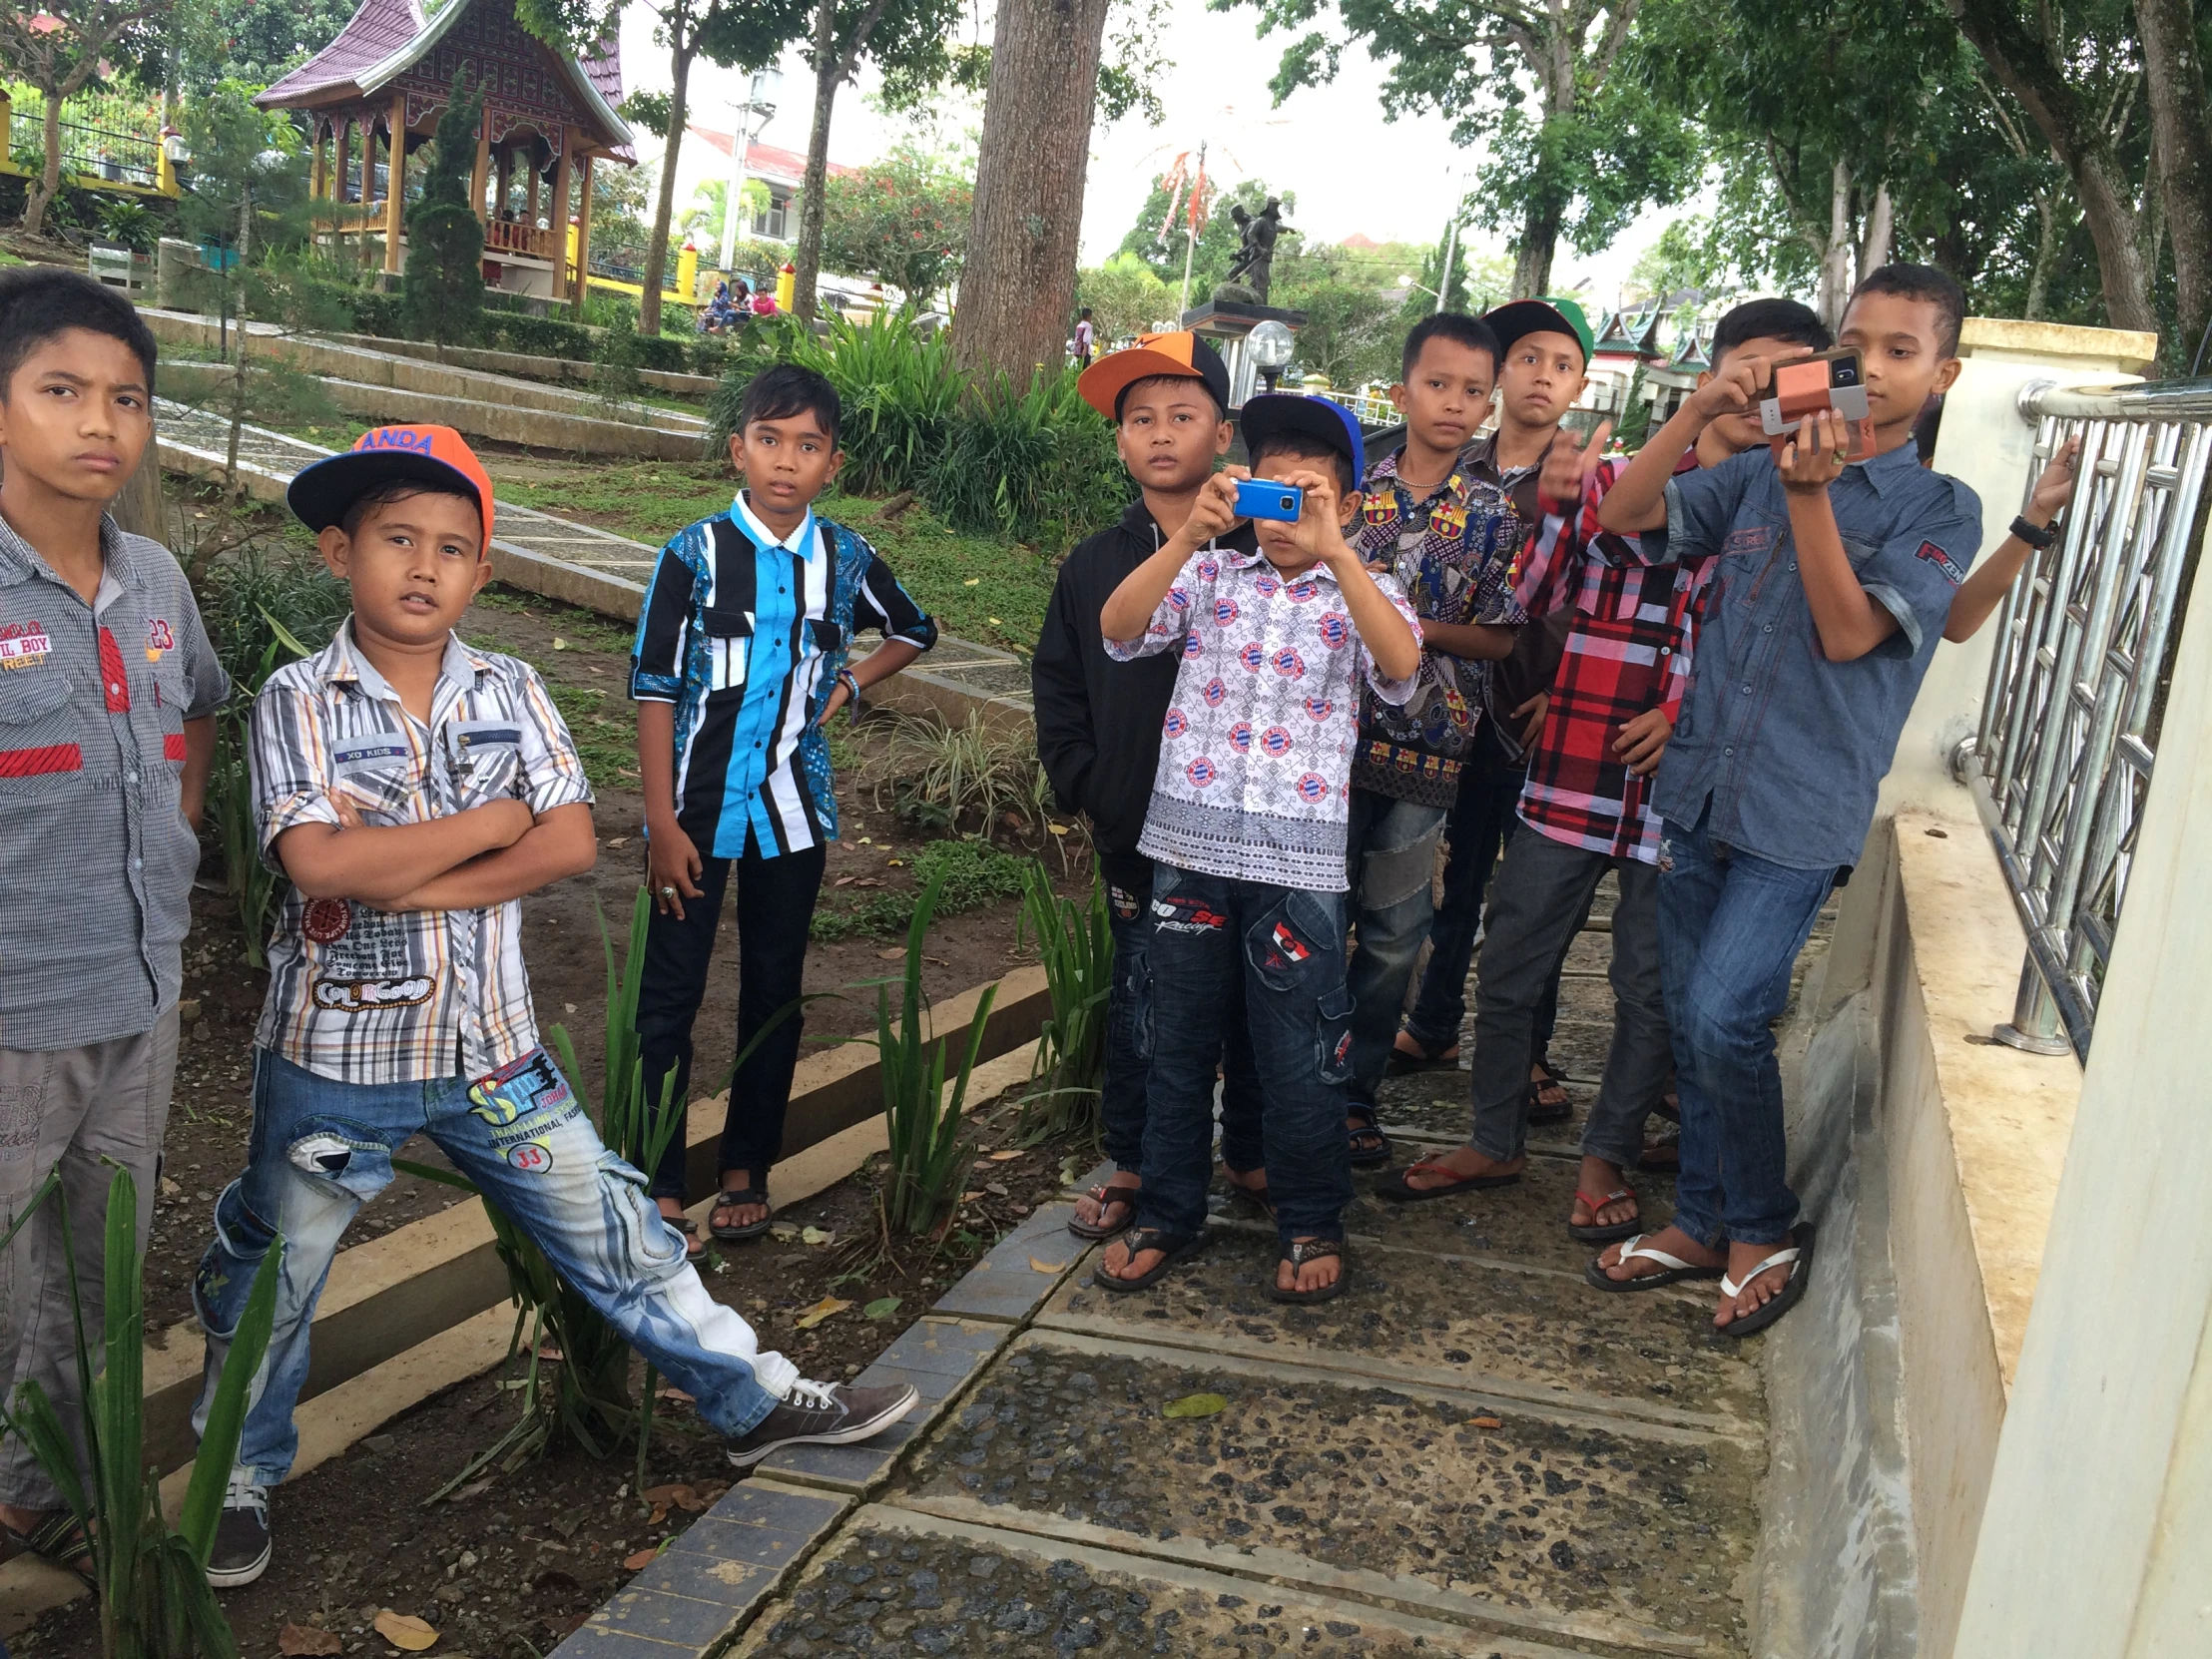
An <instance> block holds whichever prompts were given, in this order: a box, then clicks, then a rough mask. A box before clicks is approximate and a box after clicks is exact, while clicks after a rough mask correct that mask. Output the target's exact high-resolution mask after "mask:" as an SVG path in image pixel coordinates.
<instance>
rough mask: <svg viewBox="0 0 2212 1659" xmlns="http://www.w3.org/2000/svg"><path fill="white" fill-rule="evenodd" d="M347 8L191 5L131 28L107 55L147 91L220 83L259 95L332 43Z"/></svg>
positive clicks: (276, 2)
mask: <svg viewBox="0 0 2212 1659" xmlns="http://www.w3.org/2000/svg"><path fill="white" fill-rule="evenodd" d="M353 8H354V0H193V3H192V4H191V5H188V6H184V7H182V8H180V9H178V10H177V11H176V13H175V14H174V15H167V16H158V17H155V18H153V19H150V20H149V21H146V22H142V23H140V24H138V25H136V26H135V27H133V28H132V29H131V30H130V31H129V32H128V33H127V34H126V35H125V36H124V37H123V39H122V40H120V41H119V42H118V43H117V49H116V50H115V51H113V52H110V53H108V54H106V56H107V58H108V61H109V62H110V63H111V64H114V65H116V66H117V67H118V68H120V69H123V70H125V71H126V72H127V73H128V74H129V75H130V76H131V78H132V79H133V80H135V81H137V82H138V83H139V85H141V86H143V87H145V88H146V89H147V90H149V91H161V90H163V89H164V88H179V87H208V86H213V85H214V84H215V83H216V82H217V81H221V80H230V81H238V82H240V83H242V84H244V85H246V86H251V87H255V88H257V89H258V88H261V87H266V86H268V85H269V84H270V83H271V82H273V81H277V80H279V79H281V78H282V77H283V76H285V75H287V74H289V73H290V72H291V71H292V70H294V69H297V68H298V67H299V66H300V65H301V64H303V63H305V62H306V61H307V60H308V59H309V58H311V57H313V56H314V55H315V53H317V52H319V51H321V50H322V49H323V48H324V47H325V46H327V45H329V44H330V42H331V41H333V40H335V39H337V35H338V31H339V30H340V29H342V28H344V27H345V24H346V20H347V19H348V18H350V17H351V16H352V15H353Z"/></svg>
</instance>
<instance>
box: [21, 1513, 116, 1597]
mask: <svg viewBox="0 0 2212 1659" xmlns="http://www.w3.org/2000/svg"><path fill="white" fill-rule="evenodd" d="M0 1537H4V1538H5V1539H6V1540H7V1542H8V1545H9V1547H10V1549H11V1550H12V1551H13V1552H14V1553H15V1554H19V1555H36V1556H37V1557H38V1558H39V1559H40V1560H41V1561H44V1562H46V1563H47V1564H48V1565H49V1566H55V1567H59V1568H61V1569H62V1571H64V1572H66V1573H71V1574H74V1575H75V1576H76V1578H77V1580H78V1582H80V1583H82V1584H83V1585H84V1586H85V1588H86V1589H88V1590H96V1589H98V1588H99V1585H98V1584H97V1583H96V1582H95V1581H94V1579H93V1574H92V1538H91V1537H90V1535H88V1534H87V1533H86V1531H85V1529H84V1527H83V1525H82V1524H80V1523H79V1521H78V1519H77V1517H76V1516H75V1515H74V1514H72V1513H71V1512H70V1511H69V1510H67V1509H55V1510H51V1511H49V1512H48V1514H47V1516H46V1518H45V1519H44V1520H42V1521H40V1522H39V1523H38V1525H36V1526H34V1527H32V1528H31V1530H30V1531H28V1532H18V1531H17V1530H16V1529H15V1528H14V1527H12V1526H8V1525H5V1524H0Z"/></svg>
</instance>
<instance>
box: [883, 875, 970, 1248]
mask: <svg viewBox="0 0 2212 1659" xmlns="http://www.w3.org/2000/svg"><path fill="white" fill-rule="evenodd" d="M943 886H944V877H943V876H942V875H941V874H940V875H939V876H937V878H936V879H934V880H932V881H931V882H930V883H929V885H928V886H926V887H924V888H923V889H922V892H921V896H920V898H919V899H918V900H916V902H915V904H914V912H913V919H912V920H911V921H910V922H908V923H907V926H906V962H905V969H904V971H903V973H902V974H901V976H900V980H899V1014H898V1027H897V1029H896V1030H895V1031H894V1030H893V1029H892V1028H891V1000H890V986H889V984H888V983H887V982H883V983H878V984H877V985H876V987H875V1050H876V1053H877V1055H878V1056H879V1057H880V1060H881V1069H882V1073H883V1122H884V1127H885V1129H886V1131H887V1133H888V1137H889V1141H890V1163H889V1167H888V1169H887V1170H886V1172H885V1175H884V1182H883V1190H882V1192H881V1194H880V1195H879V1197H878V1203H879V1205H880V1207H881V1212H882V1221H883V1227H884V1230H885V1232H887V1233H894V1234H895V1233H903V1234H906V1235H908V1236H909V1237H920V1236H922V1235H926V1234H930V1233H934V1232H939V1231H941V1230H942V1229H943V1227H944V1226H946V1225H948V1224H949V1223H950V1222H951V1220H952V1216H953V1214H954V1209H953V1203H952V1201H953V1200H954V1199H955V1198H956V1197H957V1196H958V1195H959V1191H960V1187H961V1184H962V1183H963V1182H964V1181H965V1180H966V1178H967V1171H968V1165H969V1164H970V1163H971V1162H972V1161H973V1160H974V1156H975V1154H974V1150H973V1149H972V1148H971V1147H969V1146H967V1145H965V1144H964V1143H963V1142H962V1141H961V1139H960V1111H961V1108H962V1106H963V1104H964V1103H965V1101H966V1099H967V1090H968V1080H969V1078H970V1077H971V1076H973V1075H974V1071H975V1064H976V1061H977V1060H978V1059H979V1058H981V1056H982V1052H983V1032H984V1028H985V1027H986V1026H987V1025H988V1024H989V1023H990V1017H991V1003H992V1002H993V1001H994V1000H995V999H996V998H997V995H998V987H997V986H996V985H991V986H989V987H988V988H986V989H985V990H984V992H983V994H982V996H980V997H979V998H977V1000H976V1004H975V1012H974V1014H973V1016H972V1017H971V1018H970V1020H969V1022H968V1038H967V1053H966V1055H965V1057H963V1058H962V1060H961V1061H960V1066H959V1069H958V1071H957V1072H955V1073H954V1074H953V1077H952V1089H951V1092H950V1093H949V1094H947V1093H946V1092H945V1059H946V1039H944V1038H941V1037H940V1038H938V1039H937V1041H936V1042H935V1043H933V1044H932V1043H928V1042H925V1041H924V1039H923V1037H922V1032H921V1027H922V1021H923V1017H924V1014H925V1012H926V1004H925V1003H924V1001H923V998H922V994H921V947H922V941H923V939H924V938H925V937H926V936H927V934H928V931H929V921H930V918H931V917H932V916H934V915H935V914H936V909H937V897H938V894H939V892H940V891H941V890H942V889H943Z"/></svg>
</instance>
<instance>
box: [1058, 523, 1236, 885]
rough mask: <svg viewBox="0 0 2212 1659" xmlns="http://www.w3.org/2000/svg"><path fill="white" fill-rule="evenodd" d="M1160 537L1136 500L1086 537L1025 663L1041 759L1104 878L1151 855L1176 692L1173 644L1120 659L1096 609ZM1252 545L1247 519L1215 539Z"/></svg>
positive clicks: (1136, 878)
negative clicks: (1165, 725) (1155, 793)
mask: <svg viewBox="0 0 2212 1659" xmlns="http://www.w3.org/2000/svg"><path fill="white" fill-rule="evenodd" d="M1164 539H1165V538H1164V537H1162V536H1161V534H1160V527H1159V526H1158V525H1157V524H1155V523H1154V522H1153V521H1152V514H1151V513H1150V512H1148V511H1147V510H1146V509H1145V504H1144V503H1143V502H1142V501H1135V502H1132V503H1131V504H1130V506H1129V510H1128V511H1127V512H1125V513H1123V514H1122V515H1121V521H1120V522H1119V523H1118V524H1115V525H1114V526H1113V527H1112V528H1110V529H1106V530H1101V531H1099V532H1098V534H1097V535H1095V536H1091V537H1088V538H1086V539H1085V540H1084V541H1083V542H1082V543H1081V544H1080V545H1079V546H1077V548H1076V549H1075V551H1074V552H1072V553H1070V554H1069V555H1068V556H1067V561H1066V562H1065V563H1064V564H1062V565H1061V566H1060V576H1059V580H1058V581H1056V582H1055V583H1054V584H1053V587H1052V602H1051V604H1049V605H1047V606H1046V607H1045V613H1044V632H1043V633H1042V634H1041V635H1040V636H1039V637H1038V639H1037V654H1036V656H1035V657H1033V658H1031V659H1030V663H1029V686H1030V690H1031V692H1032V693H1033V694H1034V696H1035V698H1036V703H1037V758H1038V759H1039V760H1041V761H1042V762H1043V763H1044V770H1045V776H1046V777H1048V778H1050V779H1051V780H1052V792H1053V794H1054V795H1056V796H1058V797H1059V799H1060V807H1061V810H1062V811H1063V812H1070V813H1082V814H1083V815H1084V816H1085V817H1087V818H1088V819H1089V820H1090V821H1091V838H1092V840H1093V842H1094V843H1095V844H1096V845H1097V847H1098V852H1099V860H1100V862H1101V863H1102V864H1103V865H1104V866H1105V870H1106V874H1107V877H1108V879H1110V880H1114V881H1118V882H1120V883H1122V884H1124V885H1134V884H1138V883H1140V882H1141V881H1142V880H1143V877H1144V873H1145V871H1146V868H1147V864H1148V861H1147V860H1145V859H1143V858H1140V857H1139V856H1138V854H1137V837H1138V835H1140V834H1141V833H1143V831H1144V815H1145V809H1146V808H1147V807H1149V806H1150V805H1151V804H1152V779H1153V774H1154V773H1155V772H1156V771H1157V770H1158V769H1159V765H1160V723H1161V722H1162V721H1163V720H1164V719H1166V718H1167V712H1168V701H1169V699H1170V698H1172V697H1173V696H1174V695H1175V669H1176V664H1177V663H1178V662H1180V661H1181V658H1180V657H1179V656H1178V655H1176V654H1175V653H1173V652H1162V653H1161V654H1159V655H1158V656H1153V657H1143V658H1140V659H1138V660H1137V661H1136V662H1133V663H1117V662H1115V661H1113V660H1112V659H1111V658H1109V657H1108V656H1107V655H1106V643H1105V639H1104V636H1102V635H1101V634H1100V632H1099V628H1098V616H1099V612H1101V611H1102V610H1104V609H1105V608H1106V600H1107V598H1108V596H1109V595H1111V594H1112V593H1113V591H1114V589H1116V588H1118V587H1120V586H1121V583H1122V579H1123V578H1124V577H1126V576H1127V575H1128V574H1129V573H1130V572H1131V571H1133V570H1135V569H1136V568H1137V567H1138V566H1139V565H1141V564H1143V563H1144V562H1145V560H1147V559H1149V558H1151V557H1152V555H1153V554H1154V553H1155V552H1157V551H1158V550H1159V547H1160V544H1161V542H1162V541H1163V540H1164ZM1217 545H1219V546H1220V547H1222V548H1225V549H1232V550H1235V551H1237V552H1242V553H1249V552H1251V551H1252V549H1253V548H1254V547H1255V546H1257V545H1258V543H1257V542H1255V541H1254V539H1253V534H1252V526H1251V525H1249V524H1242V525H1239V526H1238V527H1237V528H1236V530H1234V531H1233V532H1231V533H1230V534H1229V535H1227V536H1224V537H1223V538H1222V539H1221V541H1220V542H1219V543H1218V544H1217Z"/></svg>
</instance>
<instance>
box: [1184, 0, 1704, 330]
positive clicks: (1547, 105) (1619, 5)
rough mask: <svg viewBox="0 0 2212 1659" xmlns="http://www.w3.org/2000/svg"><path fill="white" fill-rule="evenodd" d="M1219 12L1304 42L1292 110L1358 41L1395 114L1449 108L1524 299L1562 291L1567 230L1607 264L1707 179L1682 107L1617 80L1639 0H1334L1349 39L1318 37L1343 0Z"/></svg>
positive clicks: (1291, 65) (1237, 0)
mask: <svg viewBox="0 0 2212 1659" xmlns="http://www.w3.org/2000/svg"><path fill="white" fill-rule="evenodd" d="M1208 3H1209V4H1210V5H1212V6H1213V7H1214V8H1215V9H1216V10H1222V11H1226V10H1229V9H1230V8H1232V7H1234V6H1237V5H1241V4H1251V5H1253V6H1255V7H1256V8H1257V9H1258V10H1259V13H1260V19H1261V22H1260V27H1261V32H1262V33H1263V34H1272V33H1275V32H1276V31H1278V30H1297V31H1302V32H1301V33H1300V34H1299V35H1298V38H1297V39H1296V40H1294V41H1293V42H1292V43H1291V45H1290V46H1289V48H1288V49H1287V50H1286V51H1285V52H1284V54H1283V59H1282V63H1281V66H1280V67H1279V68H1278V69H1277V71H1276V75H1275V79H1274V80H1273V82H1272V83H1271V85H1272V86H1273V88H1274V91H1275V95H1276V98H1277V100H1278V101H1280V100H1282V99H1284V98H1286V97H1288V96H1289V95H1290V94H1291V93H1292V92H1293V91H1295V90H1296V89H1297V88H1299V87H1302V86H1318V85H1321V84H1323V83H1325V82H1327V81H1330V80H1332V79H1334V78H1335V76H1336V74H1337V70H1338V67H1339V65H1340V63H1341V62H1342V59H1343V56H1344V49H1345V46H1346V45H1347V44H1348V39H1349V40H1358V41H1363V42H1365V43H1366V45H1367V48H1368V50H1369V51H1370V52H1371V53H1373V54H1374V55H1375V56H1376V57H1377V58H1379V59H1381V60H1383V62H1384V63H1385V64H1386V65H1387V66H1388V67H1387V69H1386V71H1385V73H1384V76H1383V109H1384V111H1385V112H1387V113H1390V114H1398V113H1403V112H1406V111H1412V110H1438V111H1442V112H1444V113H1447V114H1449V115H1451V116H1452V117H1453V118H1454V122H1455V124H1454V127H1453V130H1452V137H1453V140H1454V142H1456V143H1458V144H1460V145H1462V146H1470V147H1471V146H1474V145H1477V144H1484V145H1487V146H1488V148H1489V149H1490V151H1491V152H1492V154H1493V155H1494V156H1495V158H1496V161H1495V163H1494V164H1493V166H1492V168H1491V169H1490V171H1489V174H1488V176H1487V177H1486V178H1485V179H1484V181H1483V187H1482V189H1481V191H1480V192H1479V194H1478V195H1477V196H1476V198H1475V209H1476V219H1477V221H1478V222H1479V223H1481V224H1482V225H1484V226H1485V227H1487V228H1489V229H1491V230H1502V231H1505V232H1506V233H1507V234H1508V236H1509V239H1510V241H1511V245H1512V248H1513V251H1514V254H1515V263H1514V275H1513V291H1514V292H1515V293H1516V294H1518V295H1529V294H1538V293H1542V292H1543V291H1544V290H1545V289H1546V288H1547V287H1549V286H1550V283H1551V261H1552V254H1553V251H1554V249H1555V248H1556V247H1557V244H1558V241H1559V238H1560V237H1561V236H1562V235H1564V236H1566V237H1567V238H1568V239H1569V240H1570V241H1571V242H1572V243H1573V245H1574V246H1575V247H1576V248H1577V249H1578V250H1580V251H1581V252H1583V253H1593V252H1595V251H1596V250H1598V249H1600V248H1603V247H1605V246H1606V245H1607V244H1609V243H1610V242H1611V241H1612V240H1613V238H1614V237H1615V236H1617V235H1619V233H1620V232H1621V231H1622V230H1623V229H1624V228H1625V227H1626V226H1627V225H1628V223H1629V222H1630V221H1631V220H1632V219H1634V218H1635V216H1636V215H1637V214H1638V213H1639V212H1640V211H1642V209H1643V208H1644V207H1645V206H1646V205H1648V204H1653V203H1656V204H1659V205H1662V206H1664V205H1666V204H1668V203H1672V202H1677V201H1680V200H1681V199H1682V197H1683V196H1684V195H1686V194H1687V193H1688V192H1689V191H1690V190H1691V189H1692V188H1693V187H1694V186H1695V185H1696V183H1697V177H1698V160H1699V157H1698V146H1697V142H1696V136H1695V133H1694V131H1693V130H1692V128H1691V127H1690V125H1689V124H1688V122H1687V121H1685V120H1684V118H1683V115H1682V113H1681V111H1680V110H1679V109H1678V108H1676V107H1675V106H1673V105H1670V104H1668V103H1665V102H1662V101H1660V100H1658V99H1655V98H1654V97H1652V96H1651V94H1650V92H1649V89H1648V88H1646V87H1643V86H1641V85H1638V84H1636V83H1634V82H1633V81H1630V82H1625V83H1624V82H1620V81H1618V80H1617V79H1616V78H1615V77H1614V76H1613V73H1612V72H1613V68H1614V65H1615V62H1616V61H1617V60H1618V59H1619V57H1620V54H1621V50H1622V48H1623V47H1624V46H1625V45H1626V44H1627V41H1628V34H1629V26H1630V25H1631V23H1633V22H1634V20H1635V17H1636V12H1637V8H1638V5H1639V4H1640V3H1641V0H1549V3H1548V4H1547V5H1545V6H1542V7H1535V6H1526V5H1523V4H1521V3H1520V0H1334V5H1335V13H1336V18H1337V21H1338V23H1339V24H1340V26H1341V30H1342V32H1341V33H1332V32H1328V31H1325V30H1324V29H1321V28H1318V27H1313V25H1314V24H1315V23H1316V21H1317V20H1318V19H1319V18H1320V17H1321V15H1322V13H1323V11H1324V10H1325V7H1326V6H1327V5H1328V3H1329V0H1208ZM1523 76H1525V77H1526V79H1525V80H1524V79H1522V77H1523Z"/></svg>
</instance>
